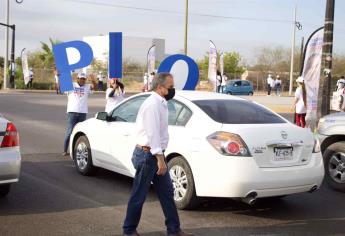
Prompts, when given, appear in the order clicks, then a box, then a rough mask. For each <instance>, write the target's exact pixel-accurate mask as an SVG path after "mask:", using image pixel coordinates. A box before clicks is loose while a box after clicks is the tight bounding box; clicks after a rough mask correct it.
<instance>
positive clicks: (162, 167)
mask: <svg viewBox="0 0 345 236" xmlns="http://www.w3.org/2000/svg"><path fill="white" fill-rule="evenodd" d="M156 157H157V166H158V171H157V175H165V173H166V172H167V170H168V167H167V164H166V163H165V158H164V156H163V155H162V154H157V155H156Z"/></svg>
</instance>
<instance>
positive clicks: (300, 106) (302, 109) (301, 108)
mask: <svg viewBox="0 0 345 236" xmlns="http://www.w3.org/2000/svg"><path fill="white" fill-rule="evenodd" d="M295 98H296V99H298V101H297V103H296V113H297V114H305V113H307V108H306V106H305V104H304V101H303V91H302V88H301V87H298V88H297V89H296V92H295Z"/></svg>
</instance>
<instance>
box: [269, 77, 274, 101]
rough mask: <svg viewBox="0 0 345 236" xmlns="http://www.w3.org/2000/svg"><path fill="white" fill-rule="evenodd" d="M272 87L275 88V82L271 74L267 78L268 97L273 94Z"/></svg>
mask: <svg viewBox="0 0 345 236" xmlns="http://www.w3.org/2000/svg"><path fill="white" fill-rule="evenodd" d="M272 85H273V86H274V80H273V79H272V75H271V74H269V75H268V78H267V95H268V96H270V95H271V92H272V88H273V87H272Z"/></svg>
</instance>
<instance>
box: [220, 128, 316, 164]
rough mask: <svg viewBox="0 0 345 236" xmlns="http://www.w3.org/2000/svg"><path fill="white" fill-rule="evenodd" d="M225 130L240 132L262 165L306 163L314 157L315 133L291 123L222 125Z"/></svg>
mask: <svg viewBox="0 0 345 236" xmlns="http://www.w3.org/2000/svg"><path fill="white" fill-rule="evenodd" d="M222 131H226V132H230V133H236V134H239V135H240V136H241V138H242V139H243V141H244V142H245V143H246V145H247V146H248V149H249V151H250V153H251V155H252V157H253V158H254V159H255V161H256V163H257V165H258V166H259V167H261V168H274V167H288V166H300V165H306V164H308V163H309V162H310V159H311V156H312V151H313V147H314V139H313V136H312V133H311V132H310V131H309V130H308V129H302V128H299V127H297V126H294V125H291V124H290V123H286V124H282V123H281V124H240V125H237V124H223V125H222Z"/></svg>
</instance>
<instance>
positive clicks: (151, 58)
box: [147, 45, 156, 75]
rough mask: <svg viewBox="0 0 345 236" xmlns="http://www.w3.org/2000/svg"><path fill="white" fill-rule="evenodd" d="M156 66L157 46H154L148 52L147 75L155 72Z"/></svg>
mask: <svg viewBox="0 0 345 236" xmlns="http://www.w3.org/2000/svg"><path fill="white" fill-rule="evenodd" d="M155 64H156V46H155V45H153V46H152V47H150V49H149V51H148V52H147V73H148V74H149V75H150V74H151V73H152V72H154V71H155Z"/></svg>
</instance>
